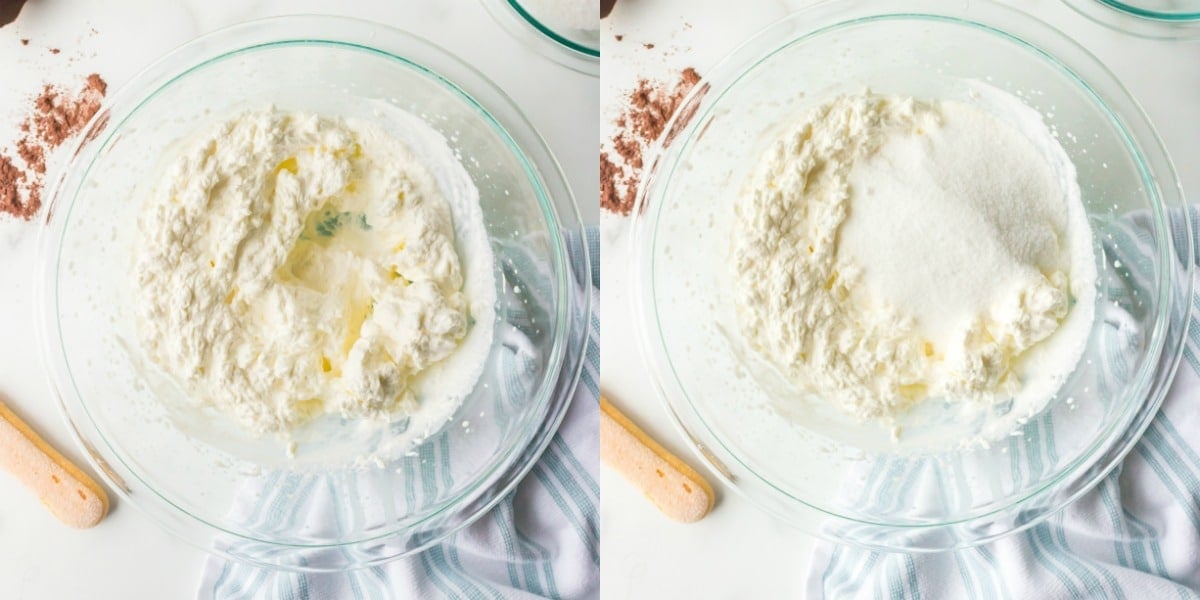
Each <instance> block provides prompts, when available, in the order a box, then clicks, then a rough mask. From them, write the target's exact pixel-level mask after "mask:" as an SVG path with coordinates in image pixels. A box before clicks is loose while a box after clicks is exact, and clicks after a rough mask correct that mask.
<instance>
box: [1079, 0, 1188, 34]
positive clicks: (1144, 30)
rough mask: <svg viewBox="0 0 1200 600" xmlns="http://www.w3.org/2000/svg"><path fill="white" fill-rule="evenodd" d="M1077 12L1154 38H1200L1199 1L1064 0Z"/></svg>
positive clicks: (1098, 21) (1109, 25) (1097, 20)
mask: <svg viewBox="0 0 1200 600" xmlns="http://www.w3.org/2000/svg"><path fill="white" fill-rule="evenodd" d="M1063 2H1065V3H1066V4H1067V6H1070V7H1071V8H1072V9H1073V10H1074V11H1075V12H1078V13H1079V14H1081V15H1083V16H1085V17H1087V18H1089V19H1091V20H1093V21H1095V22H1097V23H1100V24H1101V25H1104V26H1106V27H1109V28H1112V29H1116V30H1117V31H1123V32H1125V33H1129V34H1132V35H1136V36H1139V37H1146V38H1155V39H1170V40H1176V39H1177V40H1190V39H1196V38H1200V2H1197V1H1196V0H1128V1H1126V2H1121V1H1120V0H1063Z"/></svg>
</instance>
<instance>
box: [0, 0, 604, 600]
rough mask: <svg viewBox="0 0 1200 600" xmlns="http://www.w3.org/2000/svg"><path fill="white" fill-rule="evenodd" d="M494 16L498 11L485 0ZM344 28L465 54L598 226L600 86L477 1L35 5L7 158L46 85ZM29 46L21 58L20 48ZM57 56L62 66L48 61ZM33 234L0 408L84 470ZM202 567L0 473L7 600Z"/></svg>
mask: <svg viewBox="0 0 1200 600" xmlns="http://www.w3.org/2000/svg"><path fill="white" fill-rule="evenodd" d="M487 1H489V2H493V1H496V0H487ZM295 13H326V14H344V15H347V16H354V17H359V18H363V19H369V20H373V21H378V22H381V23H385V24H389V25H392V26H395V27H399V28H403V29H407V30H409V31H412V32H414V33H416V34H418V35H421V36H424V37H426V38H427V39H429V40H431V41H433V42H434V43H437V44H439V45H441V46H442V47H444V48H447V49H449V50H450V51H452V52H454V53H456V54H458V55H459V56H460V57H461V58H463V59H464V60H465V61H466V62H468V63H471V64H473V65H475V67H476V68H478V69H479V70H480V71H481V72H483V73H485V74H487V75H488V77H490V78H491V79H492V80H493V81H494V82H495V83H496V84H498V85H499V87H500V88H502V89H503V90H504V91H506V92H507V93H508V94H509V95H510V96H511V97H512V98H513V100H514V101H515V102H516V103H517V105H518V106H520V107H521V108H522V109H523V111H524V112H525V114H526V115H527V116H528V118H529V119H530V120H531V121H532V122H533V124H534V126H535V127H537V129H538V130H539V131H540V132H541V134H542V136H543V137H545V138H546V141H547V143H548V144H549V145H550V147H551V149H552V150H553V151H554V153H555V154H556V156H557V157H558V159H559V161H560V163H561V164H562V166H563V169H564V171H565V172H566V173H567V177H568V180H569V181H570V183H571V185H572V187H573V189H574V191H575V194H576V198H577V201H578V202H579V203H580V205H581V211H582V213H583V215H584V220H585V221H587V222H590V223H595V222H596V219H597V218H598V217H597V215H598V209H597V205H596V189H597V182H598V180H599V174H598V172H597V169H596V146H597V141H598V133H597V128H596V118H597V116H596V115H597V114H598V111H599V108H598V106H599V100H598V93H597V88H598V85H599V84H598V81H597V79H596V78H594V77H588V76H586V75H581V74H578V73H575V72H572V71H569V70H567V69H566V68H564V67H561V66H559V65H558V64H555V63H553V62H551V61H549V60H548V59H546V58H543V57H542V56H541V55H539V54H537V53H536V52H534V51H533V50H530V49H527V48H526V47H525V46H524V45H522V44H521V43H519V42H517V41H516V40H515V39H514V38H512V37H510V36H509V34H508V33H507V32H506V31H505V30H504V29H502V28H501V27H500V26H499V25H497V24H496V23H495V22H494V21H493V19H492V18H491V16H490V15H489V14H488V12H487V11H486V10H484V7H483V5H482V4H481V3H480V1H479V0H438V1H437V2H403V1H396V0H372V1H365V0H360V1H356V2H333V1H324V2H322V1H317V0H287V1H282V0H257V1H256V0H247V1H239V2H208V1H202V0H194V1H191V2H154V1H151V0H112V1H108V2H89V1H87V0H31V1H30V2H29V3H28V4H27V5H26V7H25V9H24V12H23V13H22V15H21V17H20V19H18V21H17V22H16V23H14V24H12V25H9V26H6V27H3V28H0V73H2V76H0V78H2V79H3V81H4V85H3V86H0V147H2V148H11V147H12V144H13V143H14V142H15V141H16V133H17V132H16V125H17V123H18V122H19V121H20V119H21V118H22V116H23V112H24V111H25V110H26V109H27V107H28V106H29V101H30V98H31V97H32V96H34V95H36V94H37V92H39V91H40V90H41V86H42V84H43V83H45V82H54V83H61V84H63V85H64V86H65V87H66V88H67V89H69V90H72V91H73V90H75V89H78V88H79V87H80V85H81V83H82V81H83V77H84V76H86V75H87V74H88V73H93V72H97V73H100V74H101V75H102V76H103V77H104V78H105V79H106V80H107V81H108V83H109V85H110V90H112V89H115V88H117V87H120V86H121V85H122V84H123V83H124V82H125V81H127V80H128V79H129V78H130V77H131V76H132V75H133V74H135V73H137V72H138V71H139V70H140V69H141V68H142V67H144V66H145V65H146V64H147V63H148V62H149V61H150V60H152V59H154V58H156V57H158V56H161V55H162V54H164V53H166V52H167V51H169V50H170V49H172V48H174V47H175V46H178V45H179V44H182V43H184V42H186V41H188V40H190V39H192V38H193V37H195V36H197V35H200V34H203V33H206V32H209V31H213V30H215V29H219V28H221V27H224V26H227V25H232V24H234V23H238V22H241V21H246V20H250V19H256V18H260V17H267V16H274V15H282V14H295ZM23 38H24V39H29V40H30V41H29V44H28V45H27V46H25V45H22V44H21V43H20V40H21V39H23ZM50 48H59V49H61V52H60V53H58V54H52V53H51V52H50V50H49V49H50ZM37 234H38V226H37V224H36V223H24V222H16V221H13V220H12V219H8V218H4V217H0V281H3V282H4V283H3V285H0V398H3V400H4V402H6V403H8V404H9V405H10V406H11V407H12V408H13V409H14V411H16V412H17V413H18V414H20V415H21V416H22V417H23V418H24V419H25V420H26V421H28V422H29V423H30V425H32V426H33V427H34V428H35V429H36V430H38V431H39V432H40V433H41V434H42V435H43V436H44V437H45V438H46V439H47V440H48V441H49V442H50V443H51V444H53V445H54V446H56V447H58V448H59V449H60V450H61V451H63V453H64V454H66V455H67V456H68V457H70V458H71V459H73V460H75V461H77V462H79V463H81V464H83V460H84V459H83V454H82V452H81V451H80V450H79V449H78V448H77V447H76V446H75V443H74V442H73V441H72V439H71V438H70V435H69V434H68V431H67V427H66V424H65V423H64V422H63V420H62V418H61V417H60V416H59V412H58V410H57V407H56V405H55V402H54V401H53V400H52V399H51V397H50V392H49V389H48V387H47V384H46V380H45V376H44V374H43V370H42V366H41V363H40V361H39V359H38V353H37V352H36V348H35V344H36V343H37V342H36V337H35V334H34V331H35V329H34V323H33V289H32V286H33V281H34V277H35V273H36V272H37V265H36V248H35V246H36V241H37ZM205 557H206V555H205V553H204V552H202V551H201V550H198V549H195V548H192V547H190V546H188V545H186V544H184V543H183V542H181V541H179V540H177V539H175V538H173V537H171V536H169V535H168V534H166V533H164V532H162V531H160V530H159V528H158V527H157V526H156V525H155V524H154V523H153V522H151V521H150V520H148V519H147V518H146V517H145V516H143V515H142V514H141V513H139V512H138V511H137V510H135V509H133V508H132V507H130V506H128V505H126V504H123V503H121V502H119V501H117V502H114V506H113V510H112V513H111V514H110V515H109V517H108V519H107V520H105V521H104V522H103V523H102V524H101V525H100V526H99V527H97V528H95V529H91V530H87V531H75V530H71V529H69V528H67V527H65V526H64V525H61V524H60V523H58V522H57V521H56V520H55V519H54V518H53V517H52V516H50V514H49V513H48V512H47V511H46V510H45V509H43V508H42V506H41V505H40V504H39V503H38V501H37V499H36V498H35V497H34V496H33V495H32V494H30V493H29V492H27V491H26V490H25V489H24V488H23V487H21V486H20V485H19V484H17V482H16V480H15V479H13V478H12V477H10V476H8V475H7V474H3V473H0V582H3V584H4V585H3V588H2V589H0V597H3V598H9V599H13V600H23V599H28V600H45V599H50V598H89V597H90V598H121V599H122V600H126V599H128V600H137V599H141V598H146V599H151V598H152V599H156V600H157V599H161V598H189V597H194V595H195V590H196V585H197V583H198V581H199V577H200V572H201V568H202V566H203V564H204V560H205Z"/></svg>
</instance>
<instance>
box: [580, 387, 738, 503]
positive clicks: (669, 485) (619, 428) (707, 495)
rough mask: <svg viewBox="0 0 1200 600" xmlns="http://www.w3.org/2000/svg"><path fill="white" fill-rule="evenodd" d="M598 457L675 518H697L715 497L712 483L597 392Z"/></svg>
mask: <svg viewBox="0 0 1200 600" xmlns="http://www.w3.org/2000/svg"><path fill="white" fill-rule="evenodd" d="M600 458H601V459H602V460H603V461H604V462H605V463H607V464H608V465H609V466H611V467H612V468H614V469H616V470H617V471H618V472H620V473H621V474H622V475H623V476H625V478H626V479H628V480H629V481H630V482H631V483H633V484H634V485H635V486H637V487H638V489H640V490H642V493H644V494H645V495H646V497H647V498H649V499H650V501H651V502H653V503H654V505H655V506H657V507H658V509H659V510H661V511H662V512H663V514H665V515H667V516H668V517H671V518H672V519H675V520H676V521H683V522H685V523H692V522H695V521H699V520H700V519H703V518H704V515H707V514H708V511H710V510H712V507H713V502H714V501H715V498H716V496H715V495H714V494H713V489H712V486H710V485H708V482H707V481H705V480H704V478H703V477H701V476H700V474H699V473H697V472H696V471H694V470H692V468H691V467H689V466H687V465H685V464H684V463H683V461H681V460H679V458H678V457H676V456H675V455H673V454H671V453H670V452H667V450H666V449H665V448H663V447H662V446H660V445H659V444H658V442H656V441H654V440H653V439H651V438H650V436H648V435H646V432H644V431H642V430H641V428H640V427H638V426H637V425H635V424H634V423H633V421H630V420H629V417H626V416H625V415H624V414H621V411H619V410H617V408H616V407H615V406H613V405H612V403H610V402H609V401H608V399H607V398H605V397H604V396H600Z"/></svg>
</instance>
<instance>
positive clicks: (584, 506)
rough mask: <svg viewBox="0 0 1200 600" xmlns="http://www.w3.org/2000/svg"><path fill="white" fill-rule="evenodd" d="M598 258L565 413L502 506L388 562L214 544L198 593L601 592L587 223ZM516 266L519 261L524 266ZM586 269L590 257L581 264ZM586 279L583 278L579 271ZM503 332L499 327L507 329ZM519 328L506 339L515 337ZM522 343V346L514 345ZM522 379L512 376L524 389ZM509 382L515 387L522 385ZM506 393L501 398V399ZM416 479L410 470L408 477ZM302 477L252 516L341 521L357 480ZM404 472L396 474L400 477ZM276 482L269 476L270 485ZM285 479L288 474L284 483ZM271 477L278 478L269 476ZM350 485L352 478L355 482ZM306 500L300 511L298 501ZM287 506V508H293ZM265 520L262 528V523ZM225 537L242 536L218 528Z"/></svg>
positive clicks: (594, 330) (327, 598) (435, 451)
mask: <svg viewBox="0 0 1200 600" xmlns="http://www.w3.org/2000/svg"><path fill="white" fill-rule="evenodd" d="M586 244H587V246H588V249H589V251H590V252H589V255H590V258H591V273H592V280H591V282H590V284H591V298H592V306H593V307H594V308H593V313H592V318H591V322H590V323H588V339H587V344H586V348H585V351H584V352H585V354H584V366H583V372H582V375H581V377H580V380H579V385H578V387H577V388H576V392H575V395H574V399H573V401H572V402H571V405H570V408H569V409H568V412H567V415H566V417H565V418H564V420H563V423H562V425H561V427H560V428H559V430H558V432H557V433H556V434H555V435H554V437H553V439H552V440H551V442H550V445H549V447H548V448H547V449H546V451H545V452H544V453H543V454H542V456H541V458H540V459H539V460H538V462H537V464H536V465H535V466H534V468H533V469H532V470H531V471H530V473H529V474H528V475H527V476H526V477H525V479H524V480H523V481H522V482H521V483H520V484H519V485H518V486H517V487H516V489H515V490H514V491H513V492H512V493H510V494H509V495H508V496H507V497H505V498H503V499H502V500H501V501H500V503H499V504H498V505H497V506H496V507H495V508H493V509H492V511H491V512H490V513H489V514H487V515H484V516H483V517H482V518H480V519H479V520H477V521H475V522H474V523H473V524H472V525H470V526H468V527H467V528H465V529H463V530H461V531H459V532H458V533H456V534H454V535H452V536H450V537H449V538H447V539H446V540H445V541H443V542H441V543H439V544H437V545H435V546H433V547H432V548H430V549H428V550H426V551H425V552H422V553H420V554H418V555H416V556H413V557H410V558H406V559H400V560H395V561H392V562H390V563H387V564H384V565H382V566H378V567H374V568H370V569H360V570H356V571H348V572H340V573H296V572H289V571H278V570H271V569H264V568H259V567H255V566H252V565H248V564H242V563H235V562H233V561H229V560H227V559H224V558H221V557H218V556H216V555H213V556H212V557H210V558H209V559H208V562H207V564H206V565H205V568H204V573H203V575H202V578H201V584H200V589H199V592H198V595H197V597H198V598H201V599H203V600H208V599H212V598H216V599H227V598H229V599H232V598H237V599H243V598H263V599H272V600H274V599H298V600H342V599H347V598H353V599H372V600H375V599H379V600H382V599H392V598H421V599H425V598H456V599H457V598H468V599H472V600H474V599H504V600H508V599H526V598H529V599H532V598H580V599H589V598H597V597H599V593H600V555H599V548H600V530H599V501H600V488H599V484H598V483H597V478H596V475H597V471H598V469H599V435H598V427H599V389H600V388H599V377H600V348H599V336H600V313H599V308H598V307H599V304H598V301H599V285H600V269H599V263H598V259H599V256H600V248H599V245H600V242H599V236H598V234H597V231H596V230H595V229H594V228H590V229H588V231H587V239H586ZM568 245H569V247H570V250H571V255H572V258H573V260H575V261H576V262H577V264H576V267H578V266H579V264H578V261H579V260H580V257H581V256H583V253H582V252H581V251H580V249H581V248H580V247H581V244H580V240H579V238H578V236H573V237H570V238H569V239H568ZM514 270H516V269H514ZM575 271H576V273H580V272H583V269H581V268H576V270H575ZM581 284H582V282H581ZM498 335H499V333H498ZM520 344H521V340H515V339H506V340H505V346H506V348H519V346H520ZM514 352H519V350H514ZM523 385H524V384H523V383H522V382H520V381H513V382H511V383H510V384H509V387H513V386H516V387H517V388H520V390H523V387H522V386H523ZM520 390H517V391H515V392H514V391H513V390H507V391H506V393H518V394H519V393H521V391H520ZM501 401H502V399H501ZM429 446H437V444H436V443H429V442H427V443H426V444H424V445H423V446H422V449H421V454H422V456H420V457H416V458H414V461H418V460H419V462H414V467H415V468H418V469H420V468H422V467H419V466H417V465H419V464H426V463H427V462H428V463H434V464H436V462H437V461H435V460H429V461H426V460H424V459H425V458H426V456H425V455H426V454H428V455H430V456H432V455H439V456H445V455H446V449H445V448H439V447H434V448H428V447H429ZM408 479H412V478H408ZM300 485H301V486H302V489H286V490H285V489H280V490H279V491H278V492H269V493H267V494H264V495H263V496H262V497H261V498H258V499H256V500H255V502H253V503H248V505H247V506H243V507H235V508H234V510H238V511H245V516H246V517H247V518H252V519H261V520H266V521H268V522H274V523H278V524H279V526H280V527H290V526H292V525H291V524H294V523H295V520H296V519H304V520H305V522H306V523H329V524H330V525H329V527H336V525H337V524H336V522H337V514H338V511H337V510H336V506H337V502H336V500H335V499H336V498H337V497H338V496H339V494H338V492H336V491H335V489H334V488H339V489H341V494H345V493H346V492H345V487H346V486H354V485H361V483H356V482H346V481H331V480H330V479H329V478H327V477H313V478H311V481H306V482H305V483H302V484H300ZM404 485H405V483H404V482H396V483H395V487H396V489H402V486H404ZM264 487H266V486H264ZM279 487H281V488H283V487H285V486H279ZM266 489H272V488H271V487H266ZM351 489H354V488H353V487H352V488H351ZM283 493H287V494H289V495H295V494H301V495H303V494H307V495H308V496H309V497H311V498H313V499H312V500H309V501H306V502H301V501H295V500H289V501H288V502H287V506H291V507H293V510H290V511H278V510H272V508H274V506H273V505H272V499H273V498H277V497H278V496H279V494H283ZM296 506H300V507H304V508H303V510H301V511H299V512H302V513H304V514H294V513H295V512H297V511H296V510H295V509H294V507H296ZM285 512H286V513H287V514H285ZM260 529H261V528H260ZM216 543H217V544H236V543H239V542H237V541H230V540H223V539H218V540H217V542H216Z"/></svg>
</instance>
